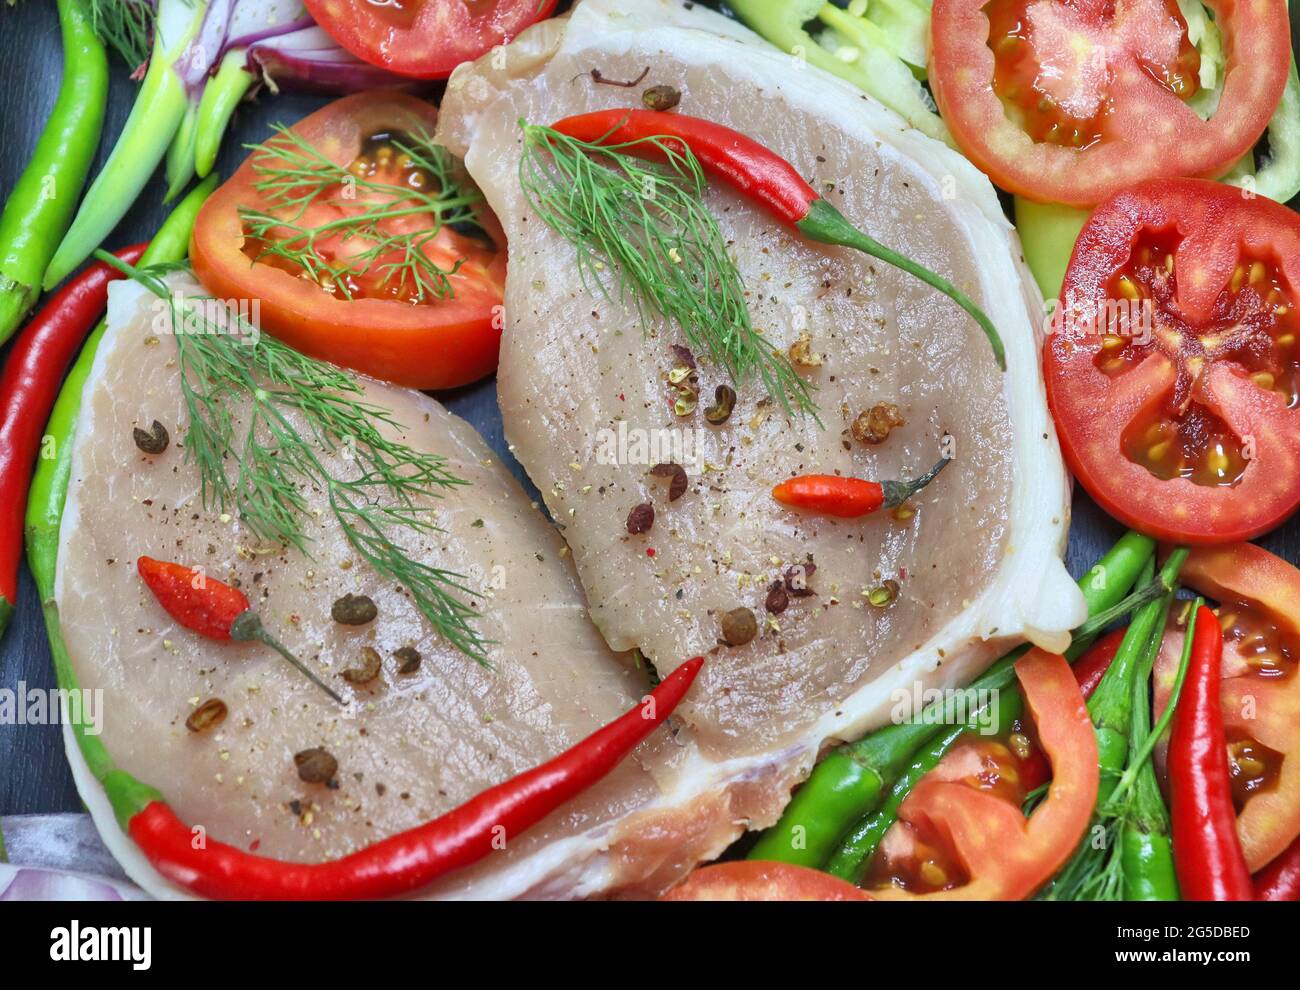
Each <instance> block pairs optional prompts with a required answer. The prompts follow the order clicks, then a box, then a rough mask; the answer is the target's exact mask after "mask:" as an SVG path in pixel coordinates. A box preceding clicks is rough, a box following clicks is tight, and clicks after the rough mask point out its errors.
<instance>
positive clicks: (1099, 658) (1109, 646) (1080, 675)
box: [1070, 626, 1128, 701]
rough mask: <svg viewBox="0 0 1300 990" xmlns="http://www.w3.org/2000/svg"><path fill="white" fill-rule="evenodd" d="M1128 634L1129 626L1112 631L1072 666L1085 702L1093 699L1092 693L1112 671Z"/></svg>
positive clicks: (1089, 648)
mask: <svg viewBox="0 0 1300 990" xmlns="http://www.w3.org/2000/svg"><path fill="white" fill-rule="evenodd" d="M1126 632H1128V626H1120V627H1119V628H1118V629H1113V630H1111V631H1110V632H1108V633H1106V635H1105V636H1103V637H1101V639H1099V640H1097V642H1095V643H1093V644H1092V646H1090V647H1088V649H1087V650H1085V651H1084V654H1083V656H1081V657H1079V659H1078V660H1076V661H1074V663H1073V664H1072V665H1071V667H1070V669H1071V670H1073V671H1074V679H1075V680H1076V681H1078V682H1079V690H1080V691H1081V692H1082V693H1083V697H1084V700H1085V701H1086V700H1087V699H1088V698H1091V697H1092V692H1094V691H1096V690H1097V685H1098V684H1100V683H1101V679H1102V678H1103V677H1104V676H1105V675H1106V671H1107V670H1109V669H1110V665H1111V663H1113V662H1114V660H1115V654H1117V653H1119V648H1120V645H1121V644H1122V643H1123V642H1124V634H1125V633H1126Z"/></svg>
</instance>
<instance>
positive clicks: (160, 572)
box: [135, 557, 345, 705]
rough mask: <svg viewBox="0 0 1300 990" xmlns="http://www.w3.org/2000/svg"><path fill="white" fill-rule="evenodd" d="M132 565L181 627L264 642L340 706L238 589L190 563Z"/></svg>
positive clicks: (145, 561) (148, 559)
mask: <svg viewBox="0 0 1300 990" xmlns="http://www.w3.org/2000/svg"><path fill="white" fill-rule="evenodd" d="M135 567H136V570H137V571H139V572H140V577H141V578H143V579H144V583H145V584H146V585H148V586H149V590H150V591H152V592H153V594H154V597H155V598H157V599H158V604H160V605H161V606H162V607H163V609H164V610H166V612H167V614H168V615H170V616H171V617H172V618H173V619H175V620H176V621H177V622H179V623H180V624H181V625H182V626H184V627H185V628H186V629H189V630H190V631H191V632H196V633H198V634H199V635H200V636H206V637H207V638H208V639H217V640H230V639H234V640H238V641H240V642H247V641H250V640H256V641H257V642H259V643H264V644H265V645H267V646H269V647H271V649H273V650H275V651H276V652H277V653H279V654H280V655H281V656H282V657H284V658H285V659H286V660H288V661H289V662H290V663H291V664H293V665H294V666H295V667H297V668H298V670H300V671H301V672H302V673H303V674H304V675H306V677H307V679H308V680H310V681H311V682H312V683H313V684H315V685H316V686H317V687H318V688H320V689H321V690H322V691H324V692H325V693H326V694H328V695H329V696H330V697H331V698H333V699H334V700H335V701H337V702H338V703H339V704H340V705H342V704H344V703H345V702H344V701H343V699H342V698H341V697H339V695H338V694H336V693H335V692H334V691H333V690H331V689H330V687H329V686H328V685H326V684H325V682H324V681H322V680H321V679H320V678H319V677H317V676H316V675H315V674H313V673H312V672H311V671H310V670H309V669H308V668H307V666H306V664H304V663H303V662H302V661H301V660H299V659H298V658H297V657H296V656H294V655H293V654H292V653H290V652H289V650H288V648H287V647H285V646H284V645H283V644H281V643H280V642H279V641H277V640H276V639H275V638H274V637H272V636H271V634H270V633H268V632H267V631H266V629H265V628H264V627H263V626H262V620H261V618H259V617H258V614H257V613H256V612H254V611H252V608H251V606H250V604H249V601H248V597H247V596H246V595H245V594H244V593H243V592H242V591H240V590H239V589H238V588H232V587H231V586H230V585H228V584H225V583H224V582H221V581H218V580H217V579H216V578H214V577H209V576H208V575H206V574H204V573H203V572H202V571H197V570H195V569H194V568H192V567H186V566H184V565H183V564H173V563H171V562H169V561H166V560H154V559H153V558H152V557H141V558H140V559H139V560H137V561H136V562H135Z"/></svg>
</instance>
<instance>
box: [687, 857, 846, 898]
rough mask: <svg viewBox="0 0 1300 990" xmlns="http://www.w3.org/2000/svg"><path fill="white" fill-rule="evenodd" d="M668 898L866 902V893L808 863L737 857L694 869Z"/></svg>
mask: <svg viewBox="0 0 1300 990" xmlns="http://www.w3.org/2000/svg"><path fill="white" fill-rule="evenodd" d="M662 900H665V901H866V900H870V898H869V897H867V895H866V894H864V893H863V892H862V891H860V890H859V889H858V888H857V887H855V886H853V884H851V883H848V882H847V881H845V880H841V879H839V877H833V876H831V875H830V874H829V873H822V872H821V871H819V870H810V869H809V868H808V867H806V866H791V865H790V864H789V863H764V862H761V861H759V860H737V861H735V862H731V863H716V864H714V865H713V866H705V867H701V868H700V869H698V870H696V871H695V872H693V873H692V874H691V875H690V876H688V877H687V878H686V880H685V881H684V882H683V883H681V884H680V885H679V886H677V887H674V888H673V889H672V890H670V891H668V893H666V894H665V895H664V896H663V898H662Z"/></svg>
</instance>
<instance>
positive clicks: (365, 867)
mask: <svg viewBox="0 0 1300 990" xmlns="http://www.w3.org/2000/svg"><path fill="white" fill-rule="evenodd" d="M703 663H704V658H703V657H695V658H694V659H693V660H688V661H687V662H686V663H684V664H682V665H681V666H680V667H678V668H677V669H676V670H674V671H673V672H672V673H671V674H669V675H668V676H667V677H665V678H664V679H663V682H662V683H661V684H660V685H659V686H658V687H657V688H655V689H654V691H653V692H651V694H650V697H649V698H648V699H643V700H642V702H641V703H640V704H638V705H637V706H636V707H635V708H633V709H632V710H631V711H629V712H627V713H626V714H625V715H622V716H620V717H619V718H617V719H615V720H614V721H613V722H611V723H610V724H609V725H607V726H605V727H604V728H602V729H598V730H597V731H596V732H594V733H592V734H591V735H590V736H588V737H587V738H586V739H584V740H582V742H580V743H578V744H577V745H576V746H574V747H572V748H571V749H569V750H566V751H565V752H563V753H561V754H560V755H559V756H557V757H555V759H553V760H551V761H549V762H547V763H544V764H542V765H541V766H540V767H537V768H536V769H534V770H529V771H527V772H525V773H522V774H520V775H519V776H517V777H513V778H511V779H510V780H507V781H505V782H504V783H502V784H498V785H497V786H496V787H493V788H490V789H488V790H486V791H484V792H483V793H482V794H479V795H478V796H477V797H474V798H471V799H470V800H469V801H467V802H466V803H465V804H462V805H461V806H460V807H459V808H455V809H454V810H452V811H449V812H447V813H446V814H445V815H442V816H441V817H439V818H435V819H434V820H433V821H430V822H426V823H425V824H423V825H419V826H417V827H415V828H412V829H409V830H407V831H405V832H401V833H399V834H397V835H393V836H390V837H389V838H387V839H384V840H382V841H381V842H376V843H375V844H373V845H370V846H367V847H366V848H365V849H362V850H360V851H359V852H355V853H352V854H351V855H350V856H345V857H344V858H342V859H339V860H334V861H332V862H328V863H286V862H283V861H281V860H275V859H268V858H266V857H264V856H254V855H252V854H251V853H247V852H244V851H243V850H242V849H237V848H235V847H234V846H230V845H226V844H225V843H224V842H215V841H213V840H212V839H208V840H207V842H206V843H204V844H203V845H202V846H201V847H200V848H195V844H194V833H193V831H192V830H191V829H190V827H189V826H188V825H186V824H185V823H184V822H182V821H181V820H180V819H179V818H178V817H177V816H176V814H175V813H174V812H173V811H172V810H171V808H170V807H168V806H167V805H166V804H165V803H163V802H161V801H156V800H155V801H152V802H151V803H149V804H147V805H146V806H145V807H144V808H143V809H142V810H141V811H139V812H138V813H136V814H135V815H134V816H133V817H132V818H131V820H130V824H129V826H128V831H129V832H130V834H131V838H132V839H134V840H135V843H136V845H138V846H139V847H140V850H141V852H143V853H144V854H145V856H146V857H147V858H148V860H149V862H150V863H152V864H153V865H154V867H155V869H157V870H158V871H159V872H160V873H162V874H163V876H165V877H167V878H169V879H170V880H173V881H175V882H176V883H178V884H181V885H182V886H184V887H186V888H188V889H189V890H192V891H194V892H195V893H197V894H200V895H202V896H204V897H213V898H222V899H238V900H343V899H349V900H351V899H360V898H366V899H372V898H381V897H396V896H398V895H401V894H406V893H410V892H411V891H413V890H418V889H420V888H421V887H425V886H428V885H429V884H430V883H432V882H433V881H434V880H437V879H438V878H439V877H441V876H443V875H444V874H446V873H450V872H451V871H452V870H458V869H462V868H464V867H466V866H469V865H470V864H472V863H476V862H478V861H479V860H481V859H483V858H484V857H485V856H487V855H488V854H489V853H491V852H492V851H493V849H494V848H497V847H498V846H499V845H500V841H501V840H505V841H507V842H508V841H509V840H511V839H514V838H516V837H517V836H518V835H519V834H520V833H522V832H523V831H524V830H526V829H528V828H531V827H532V826H533V825H535V824H537V823H538V822H539V821H541V820H542V819H543V818H545V817H546V816H547V815H549V814H550V813H551V812H553V811H555V810H556V809H557V808H559V807H560V806H562V805H563V804H565V802H567V801H569V800H570V799H571V798H573V797H576V796H577V795H578V794H581V793H582V792H583V791H585V790H586V789H587V788H589V787H591V786H592V785H593V784H595V783H596V782H597V781H598V780H600V779H601V778H602V777H604V776H605V775H606V774H608V773H609V772H610V771H611V770H613V769H614V768H615V767H616V766H617V765H618V764H619V763H620V762H622V760H623V759H624V758H625V757H626V756H627V755H628V754H629V753H631V752H632V750H633V749H635V748H636V746H637V745H638V744H639V743H640V742H641V741H642V740H643V739H645V738H646V736H648V735H650V733H651V732H652V731H653V730H654V729H655V727H656V726H658V725H659V724H660V723H662V722H663V721H664V720H665V719H666V718H667V717H668V716H669V715H670V714H671V713H672V711H673V709H675V708H676V707H677V704H678V702H680V701H681V700H682V698H683V697H684V696H685V694H686V692H687V690H688V689H689V688H690V686H691V683H692V682H693V681H694V680H695V675H696V674H697V673H699V670H700V667H701V666H702V665H703Z"/></svg>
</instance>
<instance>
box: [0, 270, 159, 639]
mask: <svg viewBox="0 0 1300 990" xmlns="http://www.w3.org/2000/svg"><path fill="white" fill-rule="evenodd" d="M145 247H146V245H144V244H135V245H133V246H131V247H129V248H123V249H122V250H121V251H119V252H118V255H117V256H118V257H119V258H121V259H123V260H124V261H127V262H130V263H131V264H134V263H135V262H136V261H138V260H139V259H140V255H142V254H143V253H144V249H145ZM121 277H122V275H121V273H120V272H118V271H117V270H116V269H114V268H110V267H109V266H108V265H105V264H103V263H102V262H96V263H95V264H93V265H90V266H89V267H87V268H86V269H85V271H83V272H82V273H81V274H80V275H78V276H77V277H76V278H74V279H73V280H72V281H71V282H69V283H68V284H67V285H65V286H64V287H63V288H62V289H60V290H59V291H58V292H56V293H55V294H54V295H53V296H52V297H50V301H49V302H47V303H46V304H45V306H44V308H43V309H42V310H41V311H40V312H39V313H37V314H36V316H34V317H32V320H31V322H30V323H28V324H27V327H26V329H24V330H23V332H22V334H21V335H20V336H19V337H18V339H17V340H15V341H14V344H13V348H12V349H11V350H10V351H9V357H8V360H6V361H5V366H4V373H3V375H2V376H0V633H3V632H4V629H5V626H6V625H7V624H8V622H9V617H10V616H11V615H12V614H13V607H14V602H15V601H16V600H17V597H18V560H19V558H20V557H22V553H23V513H24V512H25V511H26V510H27V489H28V488H29V487H31V480H32V465H33V464H34V463H35V462H36V454H37V452H38V451H39V449H40V446H41V437H42V435H43V433H44V430H45V422H46V420H48V419H49V418H50V410H51V409H52V408H53V407H54V400H55V399H56V398H57V397H58V394H59V384H60V383H61V382H62V381H63V375H64V373H65V372H66V371H67V370H68V365H69V364H71V362H72V358H73V357H74V356H75V355H76V353H77V349H78V348H79V347H81V342H82V341H83V340H85V339H86V334H88V333H89V332H90V329H91V327H93V326H94V325H95V321H96V320H97V319H99V314H100V313H102V312H103V311H104V307H105V306H106V305H108V283H109V282H112V281H113V280H115V279H119V278H121Z"/></svg>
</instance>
